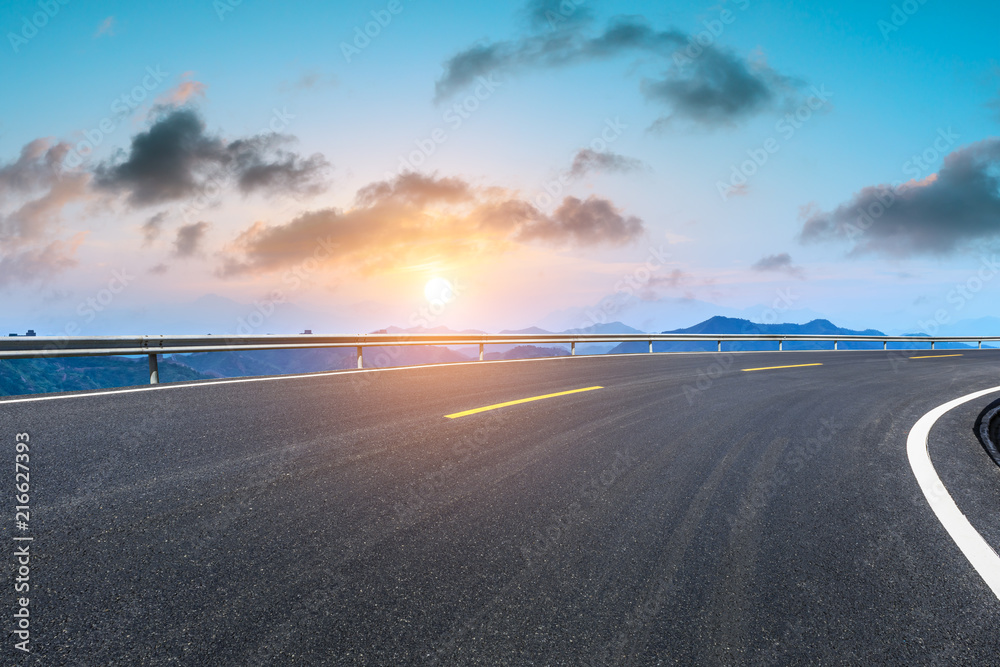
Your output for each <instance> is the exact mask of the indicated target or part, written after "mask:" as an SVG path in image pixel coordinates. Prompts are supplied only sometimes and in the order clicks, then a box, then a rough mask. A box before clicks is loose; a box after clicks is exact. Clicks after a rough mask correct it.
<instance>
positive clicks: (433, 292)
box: [424, 276, 455, 303]
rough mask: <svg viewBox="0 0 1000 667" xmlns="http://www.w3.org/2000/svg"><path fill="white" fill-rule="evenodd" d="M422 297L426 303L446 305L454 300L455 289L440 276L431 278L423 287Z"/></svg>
mask: <svg viewBox="0 0 1000 667" xmlns="http://www.w3.org/2000/svg"><path fill="white" fill-rule="evenodd" d="M424 296H425V297H427V300H428V301H431V302H434V301H441V302H443V303H448V302H449V301H451V300H453V299H454V298H455V288H454V287H453V286H452V284H451V282H450V281H448V280H447V279H445V278H441V277H440V276H437V277H434V278H431V279H430V280H428V281H427V284H426V285H425V286H424Z"/></svg>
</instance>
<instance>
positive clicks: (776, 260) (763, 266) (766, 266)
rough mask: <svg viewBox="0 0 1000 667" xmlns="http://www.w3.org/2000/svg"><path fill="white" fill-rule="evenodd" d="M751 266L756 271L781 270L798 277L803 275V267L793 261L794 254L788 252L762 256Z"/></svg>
mask: <svg viewBox="0 0 1000 667" xmlns="http://www.w3.org/2000/svg"><path fill="white" fill-rule="evenodd" d="M750 268H751V269H753V270H754V271H781V272H783V273H787V274H789V275H793V276H795V277H797V278H801V277H803V273H802V268H801V267H798V266H795V264H793V263H792V256H791V255H789V254H788V253H787V252H782V253H779V254H777V255H767V256H766V257H762V258H760V259H759V260H757V261H756V262H754V264H753V266H751V267H750Z"/></svg>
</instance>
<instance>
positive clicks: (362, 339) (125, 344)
mask: <svg viewBox="0 0 1000 667" xmlns="http://www.w3.org/2000/svg"><path fill="white" fill-rule="evenodd" d="M705 341H709V342H715V343H716V345H717V347H716V349H717V351H719V352H722V344H723V343H724V342H777V343H778V349H779V350H784V344H785V343H786V342H793V341H798V342H817V341H827V342H831V341H832V342H833V349H834V350H837V349H840V343H848V342H850V343H882V349H883V350H885V349H888V344H889V343H930V345H931V349H932V350H933V349H934V346H935V344H936V343H974V342H975V343H978V344H979V349H982V347H983V341H986V342H990V341H1000V336H946V337H939V336H932V337H923V336H919V337H914V336H837V335H823V334H815V335H811V334H643V333H637V334H359V335H355V336H325V335H321V334H298V335H293V336H275V335H267V336H211V335H209V336H97V337H82V336H81V337H66V336H30V337H29V336H11V337H5V338H0V359H39V358H45V357H91V356H112V355H115V356H138V355H147V356H148V357H149V382H150V384H157V383H158V382H159V370H158V364H157V358H158V356H159V355H161V354H189V353H193V352H238V351H242V350H296V349H308V348H319V347H354V348H357V353H358V368H364V364H363V359H362V350H363V348H366V347H384V346H389V345H478V346H479V360H480V361H483V358H484V354H483V350H484V346H486V345H534V344H549V345H551V344H560V343H569V344H570V354H576V345H577V343H624V342H648V343H649V352H650V353H652V351H653V343H654V342H705Z"/></svg>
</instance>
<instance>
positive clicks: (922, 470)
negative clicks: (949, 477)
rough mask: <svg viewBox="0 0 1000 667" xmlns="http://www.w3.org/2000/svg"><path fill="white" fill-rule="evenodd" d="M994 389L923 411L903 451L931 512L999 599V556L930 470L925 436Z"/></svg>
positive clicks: (926, 437) (930, 464)
mask: <svg viewBox="0 0 1000 667" xmlns="http://www.w3.org/2000/svg"><path fill="white" fill-rule="evenodd" d="M998 391H1000V387H993V388H992V389H984V390H982V391H977V392H975V393H973V394H969V395H967V396H962V397H961V398H956V399H955V400H953V401H949V402H947V403H945V404H944V405H940V406H938V407H936V408H934V409H933V410H931V411H930V412H928V413H927V414H925V415H924V416H923V417H921V418H920V419H919V420H918V421H917V423H916V424H914V425H913V428H912V429H911V430H910V435H909V436H908V437H907V439H906V454H907V456H908V457H909V459H910V468H912V469H913V475H914V476H915V477H916V478H917V484H919V485H920V490H921V491H923V492H924V497H925V498H927V502H928V503H929V504H930V506H931V509H932V510H934V514H936V515H937V518H938V520H939V521H940V522H941V524H942V525H943V526H944V528H945V530H947V531H948V534H949V535H951V539H953V540H955V544H957V545H958V548H959V549H961V550H962V553H963V554H965V557H966V558H967V559H968V560H969V562H970V563H971V564H972V567H974V568H975V569H976V572H978V573H979V576H980V577H982V578H983V581H985V582H986V585H987V586H989V587H990V589H992V591H993V594H994V595H996V596H997V599H1000V556H998V555H997V552H996V551H994V550H993V547H991V546H990V545H989V543H987V542H986V540H984V539H983V536H982V535H980V534H979V533H978V532H976V529H975V528H973V527H972V524H971V523H969V520H968V519H967V518H966V517H965V515H964V514H962V510H960V509H958V505H956V504H955V500H954V499H953V498H952V497H951V494H950V493H948V489H946V488H945V486H944V483H943V482H942V481H941V478H940V477H938V474H937V471H936V470H934V464H933V463H931V457H930V453H929V452H928V451H927V439H928V437H929V436H930V432H931V427H933V426H934V423H935V422H936V421H937V420H938V419H940V418H941V417H942V416H943V415H944V414H945V413H946V412H948V411H949V410H951V409H952V408H956V407H958V406H959V405H962V404H963V403H968V402H969V401H972V400H975V399H977V398H979V397H981V396H986V395H987V394H992V393H995V392H998Z"/></svg>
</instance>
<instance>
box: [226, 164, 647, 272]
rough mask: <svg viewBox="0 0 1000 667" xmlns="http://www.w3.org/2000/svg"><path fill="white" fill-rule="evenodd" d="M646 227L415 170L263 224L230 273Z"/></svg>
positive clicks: (491, 248) (237, 248) (396, 260)
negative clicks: (349, 199)
mask: <svg viewBox="0 0 1000 667" xmlns="http://www.w3.org/2000/svg"><path fill="white" fill-rule="evenodd" d="M643 231H644V227H643V223H642V221H641V220H640V219H639V218H636V217H625V216H623V215H622V214H621V213H620V212H619V211H618V210H617V209H616V208H615V207H614V206H613V205H612V204H611V202H609V201H607V200H606V199H601V198H599V197H590V198H588V199H586V200H583V201H581V200H579V199H577V198H575V197H567V198H565V199H564V200H563V202H562V204H561V205H560V206H559V207H558V208H557V209H556V210H555V211H554V212H553V213H551V214H546V213H544V212H542V211H540V210H539V209H537V208H536V207H535V206H533V205H532V204H530V203H529V202H527V201H525V200H523V199H520V198H519V197H518V196H517V194H516V193H514V192H513V191H510V190H508V189H505V188H501V187H476V186H473V185H471V184H469V183H467V182H465V181H463V180H461V179H458V178H436V177H433V176H426V175H422V174H415V173H407V174H403V175H401V176H399V177H397V178H396V179H394V180H392V181H381V182H378V183H373V184H371V185H369V186H366V187H365V188H362V189H361V190H359V191H358V193H357V196H356V200H355V206H354V207H353V208H351V209H349V210H339V209H334V208H328V209H321V210H317V211H310V212H307V213H303V214H302V215H299V216H298V217H296V218H294V219H293V220H291V221H290V222H287V223H285V224H278V225H269V224H265V223H263V222H256V223H254V224H253V225H252V226H251V227H249V228H248V229H246V230H244V231H243V232H242V233H241V234H240V235H239V236H238V237H237V238H236V239H235V240H234V241H233V243H232V244H231V245H230V247H229V248H228V253H227V257H226V258H225V260H224V263H223V265H222V267H221V268H220V273H221V274H222V275H228V276H232V275H239V274H254V273H264V272H270V271H277V270H280V269H284V268H288V267H290V266H293V265H295V264H297V263H299V262H303V261H306V260H308V259H310V258H312V259H318V260H322V261H325V262H326V263H327V264H328V265H330V266H337V267H350V268H357V269H361V270H367V271H378V270H379V269H380V268H382V269H385V270H388V269H393V268H396V267H399V266H405V265H410V264H418V263H421V262H424V261H427V260H428V258H436V257H442V256H444V257H465V256H479V255H488V254H496V253H500V252H503V251H505V250H507V249H510V248H512V247H515V246H517V245H518V244H528V243H545V244H548V245H559V246H565V245H573V246H597V245H619V244H622V243H626V242H628V241H632V240H634V239H636V238H637V237H638V236H639V235H641V234H642V233H643Z"/></svg>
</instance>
